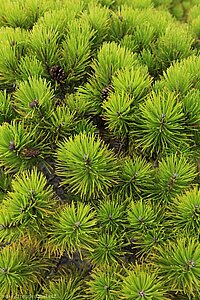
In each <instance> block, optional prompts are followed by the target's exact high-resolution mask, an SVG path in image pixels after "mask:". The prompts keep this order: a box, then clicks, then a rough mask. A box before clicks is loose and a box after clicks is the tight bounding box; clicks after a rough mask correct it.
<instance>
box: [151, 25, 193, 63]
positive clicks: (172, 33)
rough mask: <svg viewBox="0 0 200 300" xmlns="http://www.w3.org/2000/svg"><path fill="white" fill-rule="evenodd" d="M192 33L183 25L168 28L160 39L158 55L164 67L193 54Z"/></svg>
mask: <svg viewBox="0 0 200 300" xmlns="http://www.w3.org/2000/svg"><path fill="white" fill-rule="evenodd" d="M192 43H193V39H192V35H191V34H190V32H188V31H187V30H186V29H185V28H184V27H183V26H181V27H179V26H173V27H172V26H170V27H167V28H166V31H165V33H164V34H163V36H161V37H160V39H159V40H158V46H157V47H158V48H157V51H156V53H157V57H158V61H159V63H161V65H162V69H166V68H167V67H169V65H170V64H171V63H172V62H173V61H176V60H180V59H183V58H186V57H188V56H189V55H191V54H192V49H191V48H192Z"/></svg>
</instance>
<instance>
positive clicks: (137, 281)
mask: <svg viewBox="0 0 200 300" xmlns="http://www.w3.org/2000/svg"><path fill="white" fill-rule="evenodd" d="M141 298H144V299H147V300H150V299H152V300H165V299H167V298H166V297H165V289H164V285H163V284H162V282H161V281H159V280H158V279H157V274H156V273H155V272H150V271H149V270H145V269H142V268H141V267H139V266H136V268H135V270H133V271H127V276H126V277H124V279H123V284H122V295H121V297H120V299H127V300H128V299H130V300H132V299H135V300H139V299H141Z"/></svg>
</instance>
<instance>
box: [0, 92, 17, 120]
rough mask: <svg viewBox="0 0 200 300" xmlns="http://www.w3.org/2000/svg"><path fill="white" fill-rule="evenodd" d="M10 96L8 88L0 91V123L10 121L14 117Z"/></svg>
mask: <svg viewBox="0 0 200 300" xmlns="http://www.w3.org/2000/svg"><path fill="white" fill-rule="evenodd" d="M10 98H11V97H10V95H9V94H7V93H6V90H4V91H0V124H2V123H3V122H9V121H11V120H12V119H13V117H14V111H13V109H12V105H11V99H10Z"/></svg>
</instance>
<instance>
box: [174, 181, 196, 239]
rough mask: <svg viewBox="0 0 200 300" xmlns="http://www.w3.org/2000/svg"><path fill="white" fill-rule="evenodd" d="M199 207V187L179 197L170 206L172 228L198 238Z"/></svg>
mask: <svg viewBox="0 0 200 300" xmlns="http://www.w3.org/2000/svg"><path fill="white" fill-rule="evenodd" d="M199 207H200V191H199V189H198V187H197V186H196V187H194V188H193V189H190V190H189V191H186V192H185V193H184V194H182V195H179V196H177V197H176V198H175V199H174V200H173V203H172V204H171V205H170V206H169V209H170V223H171V226H173V227H174V228H175V229H176V230H177V231H178V232H179V233H180V232H182V233H183V235H185V234H188V235H189V236H194V237H195V236H196V237H198V236H199V234H200V231H199V223H200V214H199Z"/></svg>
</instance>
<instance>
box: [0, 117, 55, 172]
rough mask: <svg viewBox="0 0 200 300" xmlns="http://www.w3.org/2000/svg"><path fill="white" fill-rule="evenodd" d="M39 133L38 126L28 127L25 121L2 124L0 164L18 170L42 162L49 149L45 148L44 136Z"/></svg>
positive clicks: (9, 169)
mask: <svg viewBox="0 0 200 300" xmlns="http://www.w3.org/2000/svg"><path fill="white" fill-rule="evenodd" d="M38 133H39V132H38V129H37V126H34V127H33V126H32V127H29V128H27V127H25V125H24V123H23V122H19V123H17V122H16V121H14V122H13V123H11V124H8V123H4V124H3V125H1V126H0V136H1V140H0V166H3V167H5V168H6V169H7V170H8V171H14V172H17V171H19V170H23V169H26V168H30V167H31V166H33V165H35V163H39V162H41V160H42V158H43V154H44V153H45V152H46V153H48V152H49V150H47V149H45V148H44V140H45V138H44V136H43V137H42V133H41V132H40V134H38ZM42 138H43V140H41V139H42Z"/></svg>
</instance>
